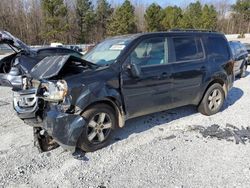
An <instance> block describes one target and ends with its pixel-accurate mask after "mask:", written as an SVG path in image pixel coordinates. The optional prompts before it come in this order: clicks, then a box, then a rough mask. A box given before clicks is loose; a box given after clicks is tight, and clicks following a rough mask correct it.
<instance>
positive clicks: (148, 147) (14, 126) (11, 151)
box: [0, 75, 250, 188]
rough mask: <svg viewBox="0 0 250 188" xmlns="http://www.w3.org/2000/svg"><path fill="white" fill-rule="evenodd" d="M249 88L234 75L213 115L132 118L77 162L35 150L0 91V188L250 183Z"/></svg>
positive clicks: (183, 112)
mask: <svg viewBox="0 0 250 188" xmlns="http://www.w3.org/2000/svg"><path fill="white" fill-rule="evenodd" d="M249 86H250V75H249V76H247V78H244V79H239V80H237V81H236V82H235V85H234V88H233V89H232V90H231V92H230V93H229V96H228V99H227V101H226V103H225V105H224V107H223V110H222V111H221V112H220V113H218V114H216V115H214V116H212V117H207V116H203V115H201V114H199V113H197V111H196V109H195V108H194V107H191V106H187V107H182V108H178V109H174V110H169V111H165V112H161V113H156V114H153V115H149V116H144V117H141V118H136V119H133V120H130V121H128V122H127V123H126V127H125V128H123V129H121V130H118V131H117V132H116V135H115V138H114V141H113V143H112V144H111V145H110V146H108V147H106V148H104V149H102V150H99V151H97V152H93V153H87V154H86V156H85V158H83V159H82V160H76V159H74V158H73V157H72V155H71V154H69V153H68V152H64V151H63V150H62V148H58V149H56V150H53V151H51V152H47V153H42V154H40V153H38V150H37V149H36V148H35V147H34V146H33V135H32V128H31V127H29V126H27V125H25V124H24V123H23V122H22V121H21V120H19V119H18V118H17V117H16V116H15V114H14V111H13V110H12V104H11V91H10V90H9V89H6V88H0V187H184V188H185V187H249V185H250V143H249V139H248V136H249V134H250V133H249V130H248V129H247V127H248V126H250V124H249V123H250V115H249V108H250V90H249ZM232 125H233V126H235V127H233V126H232ZM249 138H250V137H249ZM237 139H238V140H237Z"/></svg>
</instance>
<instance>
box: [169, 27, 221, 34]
mask: <svg viewBox="0 0 250 188" xmlns="http://www.w3.org/2000/svg"><path fill="white" fill-rule="evenodd" d="M169 31H170V32H172V31H179V32H209V33H217V31H213V30H207V29H178V28H177V29H170V30H169Z"/></svg>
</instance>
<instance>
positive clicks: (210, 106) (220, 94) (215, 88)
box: [198, 83, 225, 116]
mask: <svg viewBox="0 0 250 188" xmlns="http://www.w3.org/2000/svg"><path fill="white" fill-rule="evenodd" d="M224 100H225V93H224V90H223V88H222V86H221V85H220V84H218V83H215V84H213V85H211V86H210V87H209V88H208V90H207V91H206V93H205V95H204V97H203V99H202V101H201V103H200V105H199V106H198V111H199V112H200V113H201V114H203V115H206V116H211V115H213V114H216V113H217V112H219V111H220V109H221V107H222V105H223V103H224Z"/></svg>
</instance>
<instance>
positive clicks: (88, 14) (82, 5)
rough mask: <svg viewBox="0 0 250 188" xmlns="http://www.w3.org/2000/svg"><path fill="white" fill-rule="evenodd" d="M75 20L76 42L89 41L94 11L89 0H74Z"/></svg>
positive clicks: (93, 22)
mask: <svg viewBox="0 0 250 188" xmlns="http://www.w3.org/2000/svg"><path fill="white" fill-rule="evenodd" d="M76 20H77V25H78V30H79V31H78V34H77V42H80V43H88V42H91V38H90V36H91V35H92V31H93V27H94V24H95V13H94V9H93V5H92V3H91V1H90V0H76Z"/></svg>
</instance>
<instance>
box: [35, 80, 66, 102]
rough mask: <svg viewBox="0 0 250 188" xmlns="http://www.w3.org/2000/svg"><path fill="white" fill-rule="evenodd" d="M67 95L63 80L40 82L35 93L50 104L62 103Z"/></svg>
mask: <svg viewBox="0 0 250 188" xmlns="http://www.w3.org/2000/svg"><path fill="white" fill-rule="evenodd" d="M67 93H68V85H67V82H66V81H65V80H58V81H57V82H50V81H47V82H42V83H41V84H40V86H39V89H38V91H37V96H38V97H40V98H42V99H44V100H46V101H51V102H60V101H63V100H64V98H65V96H66V95H67Z"/></svg>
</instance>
